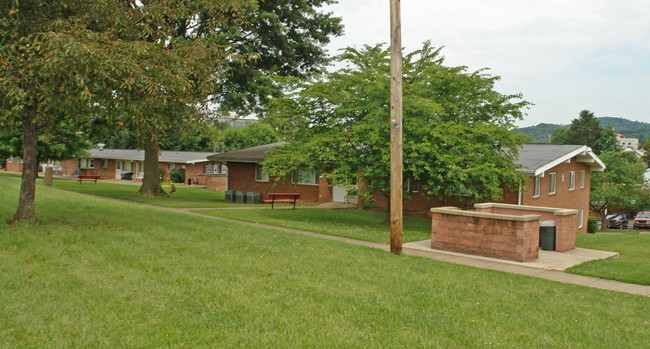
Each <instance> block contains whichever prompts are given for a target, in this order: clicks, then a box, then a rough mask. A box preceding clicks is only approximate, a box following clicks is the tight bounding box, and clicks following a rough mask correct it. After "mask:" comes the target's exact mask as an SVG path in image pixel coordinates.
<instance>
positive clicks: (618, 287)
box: [589, 279, 650, 297]
mask: <svg viewBox="0 0 650 349" xmlns="http://www.w3.org/2000/svg"><path fill="white" fill-rule="evenodd" d="M589 286H590V287H595V288H600V289H603V290H610V291H616V292H626V293H632V294H638V295H642V296H646V297H647V296H650V286H644V285H634V284H626V283H622V282H618V281H614V280H606V279H596V281H594V282H593V283H591V284H589Z"/></svg>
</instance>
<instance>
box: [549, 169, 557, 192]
mask: <svg viewBox="0 0 650 349" xmlns="http://www.w3.org/2000/svg"><path fill="white" fill-rule="evenodd" d="M556 189H557V173H555V172H553V173H549V174H548V193H549V194H555V192H556Z"/></svg>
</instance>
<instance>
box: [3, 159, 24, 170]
mask: <svg viewBox="0 0 650 349" xmlns="http://www.w3.org/2000/svg"><path fill="white" fill-rule="evenodd" d="M4 170H5V171H11V172H23V163H22V162H20V163H17V162H8V161H7V165H6V166H5V168H4Z"/></svg>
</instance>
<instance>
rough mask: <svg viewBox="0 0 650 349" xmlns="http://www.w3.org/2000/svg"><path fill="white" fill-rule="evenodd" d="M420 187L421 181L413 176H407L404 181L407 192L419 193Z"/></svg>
mask: <svg viewBox="0 0 650 349" xmlns="http://www.w3.org/2000/svg"><path fill="white" fill-rule="evenodd" d="M419 189H420V181H419V180H417V179H413V178H411V177H408V178H406V180H405V181H404V190H406V192H407V193H417V192H418V191H419Z"/></svg>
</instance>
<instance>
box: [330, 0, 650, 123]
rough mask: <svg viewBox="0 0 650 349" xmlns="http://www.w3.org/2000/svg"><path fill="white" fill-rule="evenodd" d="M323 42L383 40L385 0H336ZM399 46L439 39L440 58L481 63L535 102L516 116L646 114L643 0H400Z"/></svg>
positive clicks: (647, 36) (648, 90)
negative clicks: (338, 24) (332, 34)
mask: <svg viewBox="0 0 650 349" xmlns="http://www.w3.org/2000/svg"><path fill="white" fill-rule="evenodd" d="M339 2H340V3H339V4H336V5H332V6H330V7H328V8H327V9H328V10H330V11H333V12H334V13H335V14H336V15H337V16H339V17H342V18H343V23H344V25H345V33H344V35H343V36H342V37H338V38H334V39H333V40H332V42H331V44H330V45H329V46H328V49H329V51H330V53H332V54H333V53H336V51H337V50H338V49H340V48H343V47H346V46H361V45H363V44H376V43H380V42H386V43H387V42H388V41H389V36H390V32H389V21H390V17H389V6H390V0H339ZM401 8H402V46H403V47H404V48H405V50H406V51H412V50H414V49H416V48H418V47H420V46H421V44H422V42H424V41H425V40H430V41H431V43H432V44H433V45H434V46H436V47H437V46H445V49H444V50H443V54H444V55H445V56H446V65H453V66H457V65H466V66H468V67H469V68H470V69H472V70H476V69H480V68H484V67H488V68H490V69H491V70H490V74H492V75H498V76H501V81H500V82H499V83H498V85H497V88H496V89H497V90H498V91H499V92H501V93H517V92H521V93H522V94H523V96H524V99H526V100H528V101H530V102H533V103H534V104H535V105H534V106H533V107H531V109H530V110H529V111H528V115H527V116H526V117H525V119H524V120H523V121H522V122H520V123H519V125H520V126H531V125H537V124H539V123H557V124H568V123H570V121H571V119H574V118H576V117H577V116H578V113H579V112H580V111H581V110H583V109H589V110H591V111H592V112H594V113H595V114H596V116H619V117H624V118H627V119H631V120H636V121H645V122H650V0H543V1H540V0H525V1H522V0H455V1H435V0H404V1H402V2H401Z"/></svg>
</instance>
